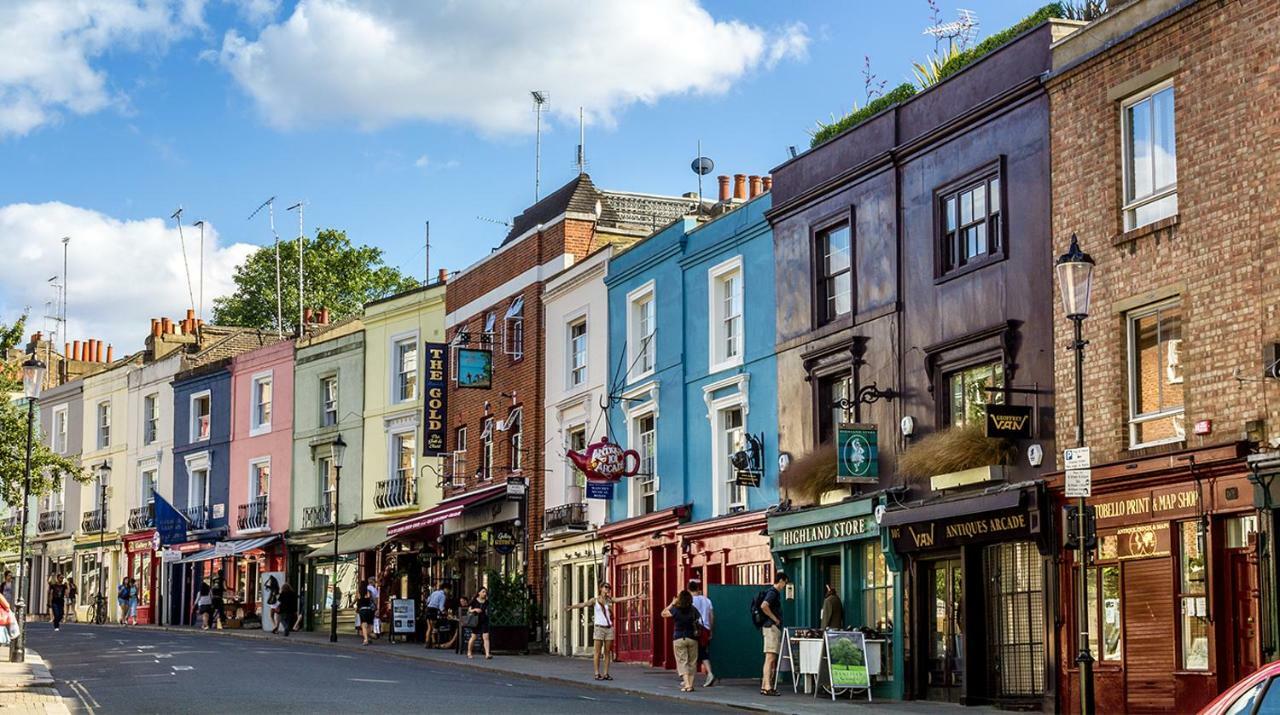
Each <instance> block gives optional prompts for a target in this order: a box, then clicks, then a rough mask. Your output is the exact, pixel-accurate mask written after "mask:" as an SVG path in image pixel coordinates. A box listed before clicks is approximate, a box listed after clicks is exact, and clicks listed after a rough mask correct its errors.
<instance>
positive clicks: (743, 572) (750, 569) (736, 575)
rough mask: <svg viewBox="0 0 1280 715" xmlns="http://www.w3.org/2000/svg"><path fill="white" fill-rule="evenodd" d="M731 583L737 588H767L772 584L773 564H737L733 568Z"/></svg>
mask: <svg viewBox="0 0 1280 715" xmlns="http://www.w3.org/2000/svg"><path fill="white" fill-rule="evenodd" d="M733 583H734V584H736V585H738V586H767V585H769V584H771V583H773V564H770V563H767V562H756V563H751V564H738V565H736V566H734V567H733Z"/></svg>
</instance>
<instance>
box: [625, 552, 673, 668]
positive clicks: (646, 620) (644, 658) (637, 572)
mask: <svg viewBox="0 0 1280 715" xmlns="http://www.w3.org/2000/svg"><path fill="white" fill-rule="evenodd" d="M649 586H650V581H649V564H647V563H640V564H628V565H626V566H621V567H619V568H618V583H616V584H614V587H613V592H614V595H615V596H617V597H622V596H639V597H638V598H635V599H633V600H630V601H625V602H623V603H619V604H617V605H616V606H614V614H613V620H614V637H615V638H616V639H617V642H616V644H615V647H616V648H617V653H618V659H619V660H624V661H631V662H645V663H647V662H649V660H650V659H651V657H652V655H653V631H652V627H653V618H652V615H651V610H650V605H651V604H650V601H651V600H652V597H651V595H650V589H649ZM663 605H664V606H665V604H663Z"/></svg>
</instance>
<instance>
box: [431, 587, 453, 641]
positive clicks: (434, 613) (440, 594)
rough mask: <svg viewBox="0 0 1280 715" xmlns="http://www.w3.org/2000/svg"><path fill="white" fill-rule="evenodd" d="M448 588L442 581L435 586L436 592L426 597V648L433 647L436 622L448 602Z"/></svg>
mask: <svg viewBox="0 0 1280 715" xmlns="http://www.w3.org/2000/svg"><path fill="white" fill-rule="evenodd" d="M448 591H449V586H448V585H447V584H445V582H444V581H440V582H439V583H437V584H436V590H434V591H432V592H431V595H429V596H427V609H426V614H425V615H426V617H427V638H426V641H427V647H428V648H432V647H434V646H435V634H436V622H437V621H439V620H440V616H441V615H442V614H443V613H444V607H445V604H446V603H447V602H448V600H449V593H448Z"/></svg>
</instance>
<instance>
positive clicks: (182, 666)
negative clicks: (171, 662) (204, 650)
mask: <svg viewBox="0 0 1280 715" xmlns="http://www.w3.org/2000/svg"><path fill="white" fill-rule="evenodd" d="M173 669H174V670H195V669H196V667H195V666H194V665H175V666H173Z"/></svg>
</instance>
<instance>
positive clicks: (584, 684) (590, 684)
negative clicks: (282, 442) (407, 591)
mask: <svg viewBox="0 0 1280 715" xmlns="http://www.w3.org/2000/svg"><path fill="white" fill-rule="evenodd" d="M85 625H93V626H95V627H105V628H118V629H121V630H124V629H126V626H121V625H117V624H112V623H104V624H101V625H98V624H85ZM127 628H138V629H142V630H149V631H164V632H166V633H185V634H188V635H211V634H212V635H214V636H217V637H224V638H238V639H241V640H257V641H269V642H273V643H277V642H279V641H280V640H281V639H280V638H277V637H274V636H271V635H265V634H264V635H257V634H255V633H250V632H247V631H235V630H225V629H224V630H208V631H204V630H195V631H193V630H191V629H190V628H189V627H186V626H183V627H180V628H177V627H173V626H128V627H127ZM287 642H288V643H290V644H303V645H308V646H312V647H316V648H337V649H339V650H345V651H352V652H358V653H369V652H371V651H370V650H369V649H367V648H365V647H364V646H357V645H347V644H345V643H342V642H338V643H330V642H329V641H316V640H311V639H302V638H299V639H298V640H296V641H293V640H291V641H287ZM372 652H373V653H377V654H380V655H383V656H386V657H389V658H397V659H400V660H409V661H413V662H415V663H427V664H431V665H440V666H444V667H452V668H458V669H465V670H468V671H477V672H481V673H492V674H497V675H508V676H513V677H517V678H527V679H529V680H537V681H541V682H547V683H556V684H560V685H573V686H576V687H580V688H588V689H591V690H596V691H600V692H605V693H624V694H627V695H636V696H641V697H645V698H652V699H657V700H664V701H667V702H674V703H681V704H686V705H688V704H694V705H702V706H708V707H721V708H731V709H733V710H742V711H746V712H772V713H777V712H778V709H770V708H767V707H764V706H760V705H751V704H738V703H725V702H716V701H706V700H700V699H697V698H682V697H679V696H677V695H668V694H666V693H654V692H650V691H648V690H639V689H636V688H631V687H627V686H625V685H598V684H597V683H596V682H595V681H583V680H575V679H573V678H566V677H563V676H559V675H546V674H538V673H522V672H517V671H512V670H502V669H500V668H492V667H486V666H483V665H476V664H473V663H466V662H457V661H452V660H436V659H434V658H424V657H421V656H416V655H409V654H408V653H396V652H394V651H392V650H391V649H383V648H378V649H375V650H373V651H372ZM516 657H518V656H516Z"/></svg>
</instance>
